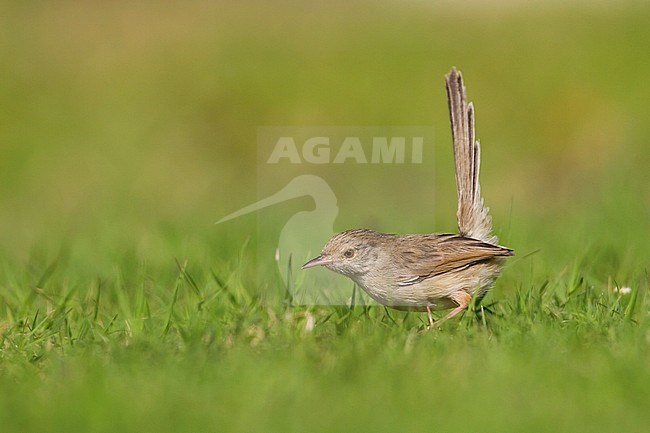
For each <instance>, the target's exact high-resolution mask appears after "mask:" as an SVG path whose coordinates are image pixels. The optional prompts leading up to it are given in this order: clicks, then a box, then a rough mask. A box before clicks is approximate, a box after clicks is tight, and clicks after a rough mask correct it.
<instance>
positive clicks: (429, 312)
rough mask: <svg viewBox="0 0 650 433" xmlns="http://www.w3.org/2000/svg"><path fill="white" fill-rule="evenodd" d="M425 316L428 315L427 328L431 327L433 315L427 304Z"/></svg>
mask: <svg viewBox="0 0 650 433" xmlns="http://www.w3.org/2000/svg"><path fill="white" fill-rule="evenodd" d="M427 316H428V317H429V329H431V328H433V323H434V322H433V316H432V315H431V308H429V306H428V305H427Z"/></svg>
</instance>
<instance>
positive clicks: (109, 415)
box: [0, 2, 650, 433]
mask: <svg viewBox="0 0 650 433" xmlns="http://www.w3.org/2000/svg"><path fill="white" fill-rule="evenodd" d="M2 9H3V13H1V14H0V29H2V30H0V32H2V34H3V37H2V38H0V40H1V41H2V42H0V52H1V53H2V55H1V56H0V75H1V76H2V77H3V79H2V80H0V101H2V102H0V118H1V119H2V120H1V121H0V390H1V392H0V426H1V427H0V430H1V431H2V432H3V433H4V432H13V431H16V432H29V431H34V432H37V431H38V432H40V431H69V432H74V431H80V432H88V431H111V432H112V431H160V432H164V431H425V430H426V431H471V432H476V431H531V432H536V431H645V430H646V429H647V425H648V424H649V423H650V413H649V412H648V410H647V406H648V405H647V402H648V401H650V292H649V288H650V279H649V277H648V267H649V263H650V253H649V252H648V248H647V246H648V245H650V230H648V221H650V196H649V195H648V185H650V175H649V174H648V170H647V167H648V166H650V148H649V147H648V146H647V143H648V142H650V127H649V126H648V122H647V118H648V115H649V114H650V112H649V110H648V105H647V101H648V99H649V98H650V94H648V91H649V90H648V89H650V88H649V87H648V86H645V85H644V83H645V80H646V77H647V76H648V75H649V74H650V62H648V61H647V60H646V59H647V55H646V51H647V46H648V42H649V41H650V30H649V29H650V10H649V9H648V8H647V7H646V6H645V5H644V4H637V3H634V2H630V3H626V4H621V5H618V6H605V5H601V6H590V7H585V5H582V6H579V5H574V6H563V7H560V6H556V7H551V6H548V7H539V8H537V9H535V10H530V9H527V8H525V7H523V6H518V5H516V4H509V5H501V6H499V7H495V8H482V7H480V6H476V7H475V8H472V9H471V10H460V9H459V8H458V7H457V6H454V5H451V4H442V5H438V6H431V7H429V6H427V5H426V4H424V3H422V4H418V5H417V6H405V5H401V4H400V3H394V4H393V3H386V2H382V3H380V4H374V3H372V4H371V3H365V2H360V3H354V4H351V5H350V4H346V3H334V4H329V5H327V6H326V5H320V6H311V7H307V6H305V5H302V4H299V3H295V4H294V3H292V2H277V3H276V4H275V7H274V8H269V7H268V6H267V5H265V4H264V3H261V2H260V3H256V2H248V3H246V4H243V5H240V6H236V5H234V4H233V5H227V4H220V3H214V4H211V3H200V2H187V3H185V4H184V6H183V7H180V6H177V5H173V4H171V3H169V4H168V3H165V4H161V3H156V4H155V5H154V4H151V5H149V6H148V7H144V6H134V5H128V4H115V5H99V4H86V5H79V4H77V3H65V2H64V3H57V5H54V4H45V3H43V4H35V3H34V4H28V3H15V4H10V3H9V2H7V3H6V4H3V5H2ZM451 65H456V66H458V67H459V68H460V69H461V70H462V71H463V73H464V74H465V78H466V81H467V85H468V91H469V95H470V98H471V99H472V100H474V102H475V104H476V110H477V132H478V136H479V138H480V139H481V141H482V143H483V158H484V159H483V165H482V189H483V192H484V195H485V198H486V201H487V203H488V205H489V206H490V207H491V209H492V213H493V219H494V222H495V228H496V231H497V233H498V235H499V237H500V239H501V241H502V243H503V244H504V245H507V246H508V247H511V248H513V249H514V250H515V251H516V256H515V257H513V258H512V259H510V261H509V263H508V265H507V267H506V269H505V271H504V273H503V275H502V277H501V278H500V279H499V280H498V282H497V284H496V286H495V287H494V289H493V290H492V291H491V292H490V293H489V294H488V296H487V297H486V299H485V300H484V302H483V303H482V305H479V306H476V307H475V309H473V310H472V311H469V312H467V313H466V314H464V315H463V316H462V317H460V318H458V319H454V320H451V321H449V322H447V323H445V324H444V325H443V326H442V327H441V329H439V330H436V331H435V332H420V328H421V327H422V325H423V324H424V319H425V317H424V315H422V314H416V313H410V314H408V313H405V312H398V311H392V310H385V309H384V308H381V307H364V306H362V305H357V306H353V307H350V306H313V307H305V306H292V305H289V304H288V303H287V302H285V299H284V286H283V283H282V282H281V279H280V277H279V275H277V271H276V269H275V265H274V263H273V261H272V260H267V259H266V258H267V257H268V258H270V257H272V255H273V251H274V249H275V246H276V245H277V241H278V236H279V232H280V229H281V228H282V224H283V222H284V221H286V220H287V219H288V218H289V217H291V216H292V215H293V214H294V213H295V212H297V211H299V210H304V209H306V208H308V207H309V206H312V205H311V204H310V203H309V202H308V201H307V200H306V199H300V200H294V201H292V202H288V203H285V204H282V205H280V206H277V207H274V208H268V209H265V210H264V211H261V212H260V213H259V214H258V215H257V216H254V215H249V216H246V217H243V218H241V219H238V220H234V221H231V222H229V223H228V225H216V226H215V225H214V222H215V221H217V220H218V219H219V218H221V217H223V216H224V215H227V214H228V213H230V212H232V211H234V210H237V209H239V208H241V207H242V206H245V205H247V204H249V203H251V202H253V201H254V200H255V199H256V197H257V187H258V186H259V185H261V186H264V187H267V185H264V179H257V178H256V175H255V173H256V156H255V155H256V150H257V149H256V143H255V140H256V135H255V134H256V128H257V127H258V126H260V125H327V126H331V125H362V126H363V125H380V126H381V125H433V126H434V129H435V134H436V137H435V140H436V141H435V151H434V154H435V158H427V159H426V161H425V164H423V165H422V166H420V167H413V169H412V171H409V170H402V171H399V170H388V169H386V170H381V172H378V170H375V171H372V170H371V171H363V170H359V172H358V174H357V175H355V176H354V177H353V179H351V178H347V177H346V178H341V179H336V180H335V181H334V182H338V183H337V184H336V187H337V189H336V193H337V199H338V206H339V208H340V213H339V217H338V219H337V221H336V223H335V229H337V230H343V229H346V228H351V227H359V226H370V227H371V228H375V229H378V230H384V231H392V232H402V233H406V232H429V231H451V230H454V226H455V221H454V218H455V189H454V178H453V173H452V155H451V145H450V142H451V140H450V133H449V131H448V120H447V113H446V104H445V99H444V98H445V95H444V88H443V86H442V85H443V81H442V77H443V75H444V73H446V72H447V71H448V69H449V67H450V66H451ZM380 169H381V167H380ZM323 170H324V173H325V174H327V173H328V170H333V169H331V168H330V167H323ZM289 174H291V173H289ZM330 174H331V173H330ZM379 181H384V183H382V184H380V185H381V190H380V191H381V193H378V194H369V193H367V192H366V191H375V189H374V188H375V187H376V185H377V184H378V182H379ZM278 185H280V184H278ZM268 187H269V188H271V189H272V188H273V185H268ZM257 228H264V229H265V231H264V232H263V233H259V232H258V230H257ZM620 287H629V288H631V293H629V294H621V293H619V292H618V288H620ZM351 290H352V288H351ZM312 325H313V326H312Z"/></svg>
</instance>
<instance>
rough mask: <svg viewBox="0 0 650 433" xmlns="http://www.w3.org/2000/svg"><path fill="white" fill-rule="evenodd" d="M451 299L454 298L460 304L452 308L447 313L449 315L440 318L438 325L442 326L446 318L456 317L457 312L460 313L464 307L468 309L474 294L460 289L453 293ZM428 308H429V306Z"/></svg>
mask: <svg viewBox="0 0 650 433" xmlns="http://www.w3.org/2000/svg"><path fill="white" fill-rule="evenodd" d="M451 299H452V300H453V301H454V302H455V303H457V304H458V307H456V308H454V309H453V310H451V311H450V312H449V313H447V315H446V316H445V317H443V318H442V319H440V320H438V321H437V322H436V325H437V326H440V324H441V323H442V322H444V321H445V320H448V319H451V318H452V317H454V316H455V315H456V314H458V313H460V312H461V311H463V310H464V309H466V308H467V306H468V305H469V302H470V301H471V300H472V295H470V294H469V293H467V292H464V291H462V290H460V291H458V292H456V293H454V294H453V295H451ZM427 310H428V308H427Z"/></svg>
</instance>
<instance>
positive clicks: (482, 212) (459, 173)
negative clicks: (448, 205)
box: [445, 68, 498, 244]
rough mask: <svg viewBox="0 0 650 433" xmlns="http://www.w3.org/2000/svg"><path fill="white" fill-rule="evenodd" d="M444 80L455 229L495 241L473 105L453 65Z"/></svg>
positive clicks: (491, 242)
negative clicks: (451, 152)
mask: <svg viewBox="0 0 650 433" xmlns="http://www.w3.org/2000/svg"><path fill="white" fill-rule="evenodd" d="M445 79H446V82H447V99H448V101H449V115H450V117H451V132H452V135H453V138H454V161H455V163H456V189H457V191H458V212H457V214H456V216H457V218H458V230H459V231H460V233H461V234H462V235H463V236H467V237H470V238H474V239H479V240H481V241H484V242H487V243H490V244H496V243H497V241H498V239H497V237H496V236H494V235H493V234H492V218H491V217H490V210H489V208H487V207H485V206H484V205H483V197H481V187H480V185H479V168H480V165H481V146H480V143H479V142H478V141H477V140H476V138H475V136H474V106H473V105H472V103H471V102H470V103H469V104H468V103H467V96H466V94H465V86H464V84H463V76H462V75H461V73H460V71H457V70H456V68H452V69H451V71H449V74H447V75H446V76H445Z"/></svg>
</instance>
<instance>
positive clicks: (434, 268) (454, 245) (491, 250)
mask: <svg viewBox="0 0 650 433" xmlns="http://www.w3.org/2000/svg"><path fill="white" fill-rule="evenodd" d="M415 236H417V235H415ZM397 245H398V248H396V249H395V254H396V257H395V260H396V261H402V262H403V263H404V264H405V265H406V266H400V267H399V268H400V272H401V273H400V274H398V275H397V281H398V285H399V286H408V285H412V284H416V283H419V282H420V281H422V280H425V279H427V278H431V277H434V276H436V275H441V274H444V273H447V272H452V271H456V270H459V269H462V268H466V267H468V266H472V265H474V264H476V263H481V262H483V261H485V260H488V259H491V258H493V257H505V256H511V255H512V254H513V252H512V250H510V249H508V248H505V247H501V246H498V245H492V244H488V243H486V242H483V241H480V240H478V239H473V238H468V237H464V236H461V235H428V236H426V235H425V236H422V235H420V236H417V240H416V239H415V237H414V238H409V237H406V238H404V240H403V241H402V242H399V243H398V244H397Z"/></svg>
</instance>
